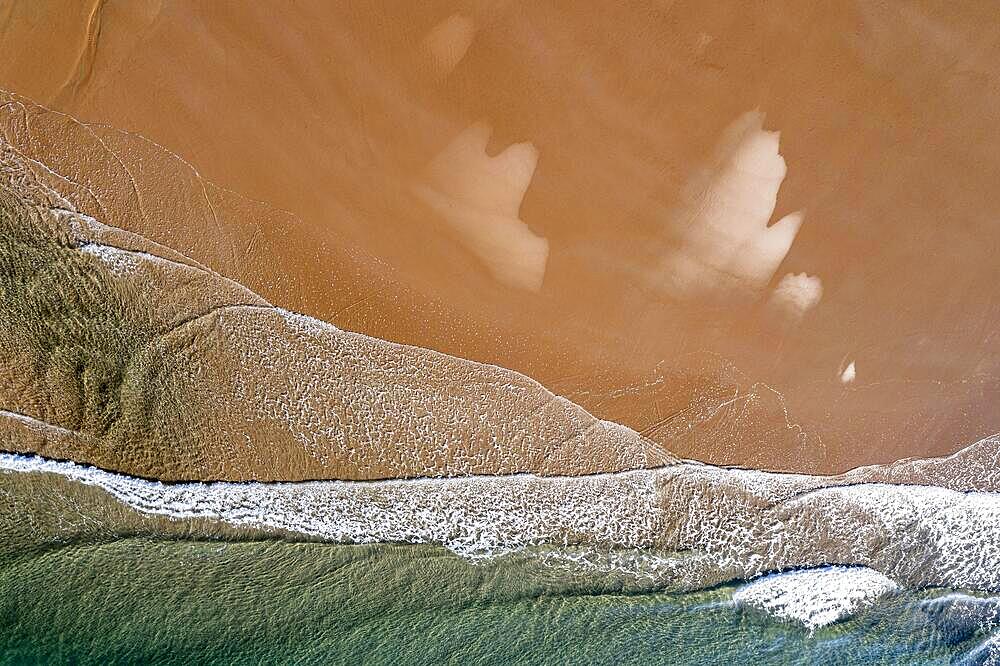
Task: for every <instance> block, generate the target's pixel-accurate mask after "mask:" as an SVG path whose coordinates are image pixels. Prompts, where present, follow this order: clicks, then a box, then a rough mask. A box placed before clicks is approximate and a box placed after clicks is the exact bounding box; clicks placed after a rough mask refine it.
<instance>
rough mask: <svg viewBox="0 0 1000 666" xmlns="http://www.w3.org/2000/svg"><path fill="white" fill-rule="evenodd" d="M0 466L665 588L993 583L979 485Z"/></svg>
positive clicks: (993, 517) (999, 543) (260, 523)
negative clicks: (807, 572)
mask: <svg viewBox="0 0 1000 666" xmlns="http://www.w3.org/2000/svg"><path fill="white" fill-rule="evenodd" d="M0 470H7V471H8V472H10V473H30V472H43V473H52V474H59V475H62V476H63V477H67V478H70V479H73V480H75V481H78V482H81V483H84V484H88V485H92V486H97V487H100V488H102V489H104V490H105V491H107V492H108V493H110V494H111V495H112V496H113V497H115V498H116V499H118V500H119V501H121V502H123V503H125V504H127V505H129V506H131V507H133V508H135V509H136V510H138V511H140V512H144V513H149V514H158V515H165V516H169V517H172V518H175V519H179V520H183V519H188V518H195V517H199V518H209V519H215V520H219V521H222V522H224V523H227V524H230V525H234V526H247V527H257V528H264V529H272V530H282V531H285V532H292V533H299V534H302V535H304V536H309V537H312V538H321V539H325V540H329V541H332V542H340V543H379V542H397V543H425V544H439V545H443V546H445V547H447V548H449V549H451V550H452V551H454V552H456V553H458V554H460V555H462V556H465V557H468V558H481V557H490V556H499V555H503V554H506V553H510V552H512V551H516V550H520V549H523V548H528V547H534V546H554V547H556V548H554V549H553V548H546V549H544V551H545V552H546V553H547V555H546V556H545V557H547V558H548V559H550V560H552V562H553V563H555V564H559V565H560V566H581V567H589V568H591V569H598V570H601V569H603V570H614V571H617V572H619V573H623V574H626V575H628V576H632V577H634V578H636V579H640V580H642V581H645V583H646V584H652V585H658V586H662V587H671V588H676V589H694V588H698V587H703V586H705V585H711V584H716V583H720V582H723V581H727V580H733V579H740V578H744V579H750V578H753V577H756V576H760V575H762V574H765V573H768V572H773V571H783V570H788V569H794V568H808V567H817V566H821V565H836V564H841V565H864V566H867V567H869V568H870V569H872V570H875V571H877V572H880V574H881V575H884V576H888V577H889V578H892V579H894V580H897V581H900V582H902V583H904V584H907V585H915V586H932V585H938V586H946V587H966V588H977V589H983V590H1000V567H996V566H995V565H994V563H995V562H998V561H1000V495H997V494H993V493H977V492H970V493H963V492H956V491H953V490H948V489H944V488H936V487H928V486H908V485H891V484H884V483H870V484H850V485H843V486H840V487H837V486H835V485H831V484H836V483H847V481H846V480H845V479H844V478H842V477H841V478H837V477H833V478H828V477H812V476H807V475H794V474H774V473H765V472H757V471H752V470H732V469H719V468H714V467H710V466H707V465H699V464H677V465H671V466H668V467H664V468H660V469H655V470H639V471H632V472H622V473H616V474H600V475H594V476H584V477H538V476H533V475H527V474H524V475H514V476H468V477H457V478H441V479H412V480H392V481H367V482H351V481H310V482H288V483H223V482H220V483H196V482H191V483H171V484H164V483H160V482H156V481H148V480H143V479H138V478H134V477H129V476H126V475H122V474H116V473H112V472H108V471H103V470H99V469H95V468H92V467H87V466H83V465H78V464H75V463H70V462H57V461H52V460H46V459H43V458H40V457H37V456H24V455H17V454H7V453H4V454H0ZM564 546H573V547H574V548H569V549H565V548H562V547H564ZM838 575H839V574H838ZM850 575H851V576H854V577H856V576H857V574H850ZM866 575H867V574H866ZM831 576H832V575H831ZM780 580H783V581H788V580H792V581H794V580H795V579H787V578H785V579H780ZM831 580H834V578H831ZM852 598H853V597H852ZM803 603H804V602H803ZM817 617H818V618H819V617H825V616H821V615H817ZM810 622H813V623H815V622H818V619H814V620H810Z"/></svg>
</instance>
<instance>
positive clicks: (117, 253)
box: [80, 243, 142, 276]
mask: <svg viewBox="0 0 1000 666" xmlns="http://www.w3.org/2000/svg"><path fill="white" fill-rule="evenodd" d="M80 251H81V252H84V253H86V254H89V255H93V256H95V257H97V258H98V259H100V260H101V261H103V262H104V264H105V265H106V266H107V267H108V270H110V271H111V272H112V273H114V274H115V275H119V276H126V275H134V274H136V273H138V272H139V269H140V267H141V265H142V260H141V259H140V258H139V257H138V256H137V255H136V254H135V253H134V252H128V251H126V250H121V249H119V248H117V247H112V246H110V245H101V244H99V243H87V244H86V245H83V246H81V247H80Z"/></svg>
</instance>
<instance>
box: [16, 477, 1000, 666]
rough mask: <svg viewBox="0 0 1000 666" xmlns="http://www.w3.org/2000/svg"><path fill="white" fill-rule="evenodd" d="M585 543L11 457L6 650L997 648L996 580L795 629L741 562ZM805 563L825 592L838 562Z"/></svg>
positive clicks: (900, 657) (768, 651) (54, 659)
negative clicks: (452, 530)
mask: <svg viewBox="0 0 1000 666" xmlns="http://www.w3.org/2000/svg"><path fill="white" fill-rule="evenodd" d="M304 538H305V539H306V540H303V539H304ZM579 554H580V553H578V552H574V551H573V550H572V549H568V548H565V547H558V546H549V547H546V548H531V547H529V548H525V549H521V550H518V551H514V552H510V553H508V554H506V555H503V556H499V557H493V558H485V559H478V560H471V559H468V558H463V557H461V556H459V555H457V554H455V553H454V552H452V551H450V550H448V549H446V548H443V547H440V546H434V545H426V544H424V545H418V544H410V545H402V544H395V545H390V544H381V545H380V544H369V545H347V544H333V543H323V542H319V541H310V540H308V539H307V538H306V537H303V536H302V535H301V534H292V533H289V534H287V535H285V536H282V535H281V534H280V533H276V532H275V531H274V530H270V531H263V530H258V529H255V528H253V527H245V526H233V525H227V524H224V523H220V522H219V521H215V520H208V519H202V518H190V519H184V520H178V519H174V518H171V517H168V516H163V515H156V514H152V513H149V512H143V511H139V510H137V509H135V508H134V507H131V506H129V505H128V504H125V503H122V502H120V501H118V500H117V499H115V498H114V497H113V496H111V495H109V494H108V493H107V492H106V491H105V490H103V489H102V488H100V487H97V486H94V485H87V484H83V483H79V482H78V481H75V480H73V479H71V478H68V477H65V476H61V475H58V474H53V473H38V472H16V471H6V472H2V473H0V663H4V664H42V663H75V664H137V663H142V664H146V663H156V664H192V663H198V664H260V663H281V664H284V663H290V664H439V663H440V664H642V665H648V664H727V665H732V664H950V663H958V664H990V663H1000V646H997V647H995V644H994V639H993V636H994V635H995V634H996V633H997V632H1000V599H997V598H990V597H988V596H986V595H985V594H982V593H977V592H974V591H960V590H948V589H923V590H919V589H918V590H913V589H907V588H906V587H905V586H899V587H898V588H895V587H894V588H893V589H889V590H888V591H886V590H885V589H884V587H883V589H882V591H881V592H880V595H881V596H877V597H876V600H875V601H874V603H873V604H871V605H869V606H866V607H862V608H861V610H859V611H857V612H855V613H853V614H851V615H848V616H847V617H845V618H844V619H843V620H841V621H839V622H834V623H832V624H828V625H825V626H820V627H818V628H815V629H809V628H807V627H806V626H804V625H803V623H802V622H800V621H797V620H782V619H780V618H779V617H777V616H776V615H775V614H773V613H772V614H769V613H767V612H764V611H762V610H759V609H757V608H755V607H752V606H750V605H748V604H746V603H737V602H736V601H734V595H735V596H736V597H737V598H744V599H746V598H749V597H754V596H755V595H756V596H759V595H757V594H756V592H754V593H748V592H751V590H750V589H749V586H750V585H752V584H751V583H747V582H746V581H733V582H732V583H729V584H725V585H721V586H716V587H712V588H710V589H705V590H700V591H693V592H686V593H667V592H664V591H662V589H658V588H657V585H658V584H653V583H650V582H648V581H647V582H643V581H642V579H641V578H636V577H635V576H631V575H625V574H623V573H622V572H621V571H615V570H613V569H596V568H593V567H588V566H586V565H585V564H582V563H581V561H580V559H579V558H577V557H576V556H578V555H579ZM785 575H786V576H788V578H784V579H782V580H784V587H786V588H789V587H790V588H795V587H796V586H797V587H799V588H800V589H801V588H802V585H801V584H800V583H799V580H800V579H799V578H797V577H795V576H798V574H796V573H795V572H792V573H789V574H785ZM855 575H858V574H857V573H856V572H855ZM805 580H806V583H805V585H806V587H808V586H814V587H816V586H818V589H815V590H807V591H808V592H809V593H810V595H811V597H812V598H819V599H822V598H823V597H824V596H826V595H828V594H829V595H832V596H834V597H835V596H836V587H837V585H841V586H842V584H843V581H844V578H843V576H840V575H839V574H836V572H834V573H831V572H826V573H824V574H823V575H822V576H819V577H814V578H807V579H805ZM862 580H868V581H869V583H870V582H871V581H873V580H874V581H875V582H876V583H877V582H878V581H877V578H872V577H871V576H868V577H867V578H865V577H864V576H862ZM816 581H820V582H816ZM757 585H758V588H754V591H755V590H757V589H759V583H757ZM779 587H781V585H779ZM807 596H808V595H807Z"/></svg>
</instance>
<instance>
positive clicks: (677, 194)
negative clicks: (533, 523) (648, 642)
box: [0, 1, 1000, 472]
mask: <svg viewBox="0 0 1000 666" xmlns="http://www.w3.org/2000/svg"><path fill="white" fill-rule="evenodd" d="M8 7H9V8H8V9H7V10H5V12H4V13H3V14H0V18H2V19H4V23H3V30H2V32H0V40H2V45H3V47H4V52H5V53H10V54H13V55H12V57H10V58H6V59H4V61H3V62H2V63H0V87H3V88H5V89H7V90H9V91H11V92H12V93H17V94H22V95H25V96H26V97H28V98H29V99H32V100H35V101H37V102H39V103H42V104H44V105H45V106H46V107H48V108H51V109H54V110H57V111H63V112H65V113H68V114H70V115H72V116H73V117H74V118H77V119H79V120H81V121H84V122H87V123H97V124H107V125H110V126H112V127H114V128H120V129H122V130H126V131H128V132H135V133H138V134H141V135H143V136H145V137H148V138H149V139H151V140H153V141H155V142H156V143H158V144H160V145H162V146H163V147H164V149H165V150H167V151H169V153H165V152H163V151H161V150H159V149H158V148H157V147H156V146H152V145H147V144H145V143H143V141H142V140H141V139H137V138H135V137H129V136H125V135H121V134H119V133H116V132H114V131H113V130H109V129H100V128H83V129H81V128H80V127H77V126H73V125H72V121H69V120H68V119H64V118H57V117H52V116H48V117H47V115H46V114H45V113H40V114H38V115H37V116H36V118H35V120H34V122H35V123H36V124H35V126H34V128H33V130H29V129H27V128H25V129H24V130H23V132H22V134H21V136H30V137H33V143H32V147H33V149H34V150H35V152H36V153H37V155H38V157H39V159H42V158H44V159H43V161H44V162H46V163H50V162H52V161H53V160H55V159H56V158H58V159H59V161H60V172H61V173H74V174H76V175H78V176H80V177H81V178H83V177H86V178H89V179H90V180H91V181H92V182H91V183H89V185H88V187H89V189H91V190H97V191H98V194H97V195H96V196H93V197H91V198H90V199H88V198H87V196H85V195H84V194H83V193H82V192H81V194H80V205H81V208H82V209H84V210H85V211H86V212H88V213H90V214H92V215H95V217H102V218H114V219H115V220H116V221H111V220H110V219H106V220H105V221H107V222H108V223H109V224H114V225H115V226H121V227H124V228H129V229H132V230H134V231H137V232H139V233H141V234H142V235H144V236H147V237H149V238H151V239H153V240H157V241H160V242H163V243H164V244H166V245H168V246H170V247H173V248H175V249H177V250H178V251H180V252H182V253H183V254H185V255H187V256H189V257H191V258H193V259H196V260H198V261H200V262H202V263H205V264H206V265H208V266H210V267H211V268H213V269H215V270H217V271H219V272H221V273H223V274H225V275H228V276H230V277H233V278H234V279H236V280H237V281H239V282H241V283H243V284H246V285H247V286H248V287H249V288H250V289H251V290H253V291H255V292H257V293H258V294H260V295H261V296H262V297H263V298H265V299H267V300H268V301H269V302H271V303H273V304H275V305H278V306H281V307H285V308H288V309H290V310H294V311H298V312H302V313H304V314H308V315H311V316H315V317H318V318H320V319H323V320H326V321H330V322H332V323H334V324H336V325H337V326H338V327H340V328H342V329H347V330H353V331H358V332H361V333H366V334H369V335H373V336H376V337H380V338H384V339H388V340H393V341H398V342H404V343H407V344H413V345H417V346H420V347H425V348H429V349H434V350H439V351H443V352H446V353H450V354H453V355H456V356H460V357H463V358H469V359H473V360H477V361H483V362H487V363H494V364H497V365H500V366H503V367H508V368H512V369H514V370H517V371H519V372H522V373H525V374H527V375H528V376H530V377H533V378H535V379H537V380H538V381H540V382H541V383H542V384H543V385H545V386H546V387H547V388H549V389H550V390H552V391H554V392H555V393H557V394H560V395H564V396H566V397H568V398H570V399H571V400H573V401H575V402H577V403H578V404H580V405H582V406H583V407H584V408H586V409H587V410H589V411H590V412H591V413H593V414H594V415H596V416H597V417H599V418H603V419H609V420H613V421H618V422H621V423H623V424H625V425H627V426H629V427H631V428H633V429H635V430H636V431H638V432H639V433H641V434H643V435H645V436H646V437H648V438H650V439H651V440H653V441H655V442H657V443H658V444H660V445H661V446H662V447H663V448H665V449H667V450H669V451H671V452H673V453H675V454H677V455H680V456H682V457H689V458H696V459H700V460H705V461H708V462H713V463H719V464H738V465H745V466H754V467H764V468H771V469H787V470H796V471H807V472H834V471H843V470H844V469H847V468H849V467H852V466H856V465H859V464H869V463H877V462H888V461H891V460H894V459H897V458H902V457H907V456H925V455H936V454H945V453H950V452H952V451H955V450H957V449H958V448H960V447H962V446H963V445H965V444H967V443H969V442H971V441H974V440H975V439H978V438H979V437H981V436H983V435H986V434H989V433H991V432H993V431H995V430H998V429H1000V428H998V423H997V420H996V418H995V415H994V411H995V404H996V400H997V398H998V397H1000V396H998V394H1000V383H998V380H997V378H998V376H1000V366H998V363H1000V362H998V361H997V358H998V355H997V352H998V351H1000V350H998V345H1000V341H998V338H997V336H996V334H995V332H994V330H995V328H996V319H997V316H998V314H1000V312H998V309H1000V306H998V292H997V291H996V287H995V285H996V284H997V279H998V277H1000V276H998V275H997V273H998V271H1000V268H998V266H997V264H996V262H995V261H993V260H992V258H993V257H994V256H995V254H996V251H997V249H998V248H997V243H998V239H1000V233H998V231H997V229H996V224H995V220H996V216H997V213H998V209H1000V191H997V189H996V187H995V183H996V182H997V164H998V159H1000V158H997V157H996V156H997V155H1000V151H998V148H1000V145H998V143H1000V138H998V137H997V134H996V132H995V131H994V130H995V127H996V120H995V109H996V108H997V103H998V102H1000V100H998V99H997V98H998V91H997V86H996V76H995V72H996V63H997V62H998V58H1000V53H998V45H997V44H996V40H995V39H994V38H993V35H994V34H995V32H996V28H997V19H996V18H995V16H994V12H993V8H992V7H991V6H990V5H989V4H988V3H971V4H966V5H964V6H962V7H961V8H954V7H950V6H947V5H945V4H940V3H932V2H921V3H915V4H910V5H905V6H899V7H895V6H885V5H882V4H879V3H874V2H872V3H869V2H859V3H857V4H851V5H848V4H844V5H837V6H836V7H828V6H825V5H820V4H817V5H816V6H812V7H803V6H802V5H801V4H800V3H790V2H789V3H772V4H769V5H766V6H745V5H742V4H738V3H724V4H723V5H719V6H714V7H707V6H705V5H704V3H675V4H673V5H671V6H670V7H669V8H660V7H653V6H650V5H648V4H644V3H633V4H629V5H627V6H624V7H621V6H616V7H613V8H612V7H610V6H609V7H606V8H601V7H588V8H587V10H586V11H584V10H583V9H582V8H579V7H572V6H569V5H565V6H564V5H558V4H543V5H538V4H537V3H514V2H507V3H494V4H477V5H463V4H460V3H428V4H423V5H421V7H420V8H419V9H417V8H398V7H394V8H391V9H389V8H379V7H371V6H369V5H365V6H361V5H354V6H329V5H328V4H327V3H318V2H317V3H314V4H310V3H301V4H297V5H295V6H294V7H287V8H284V10H283V12H282V15H281V17H280V20H275V17H274V16H273V15H272V11H273V10H270V9H269V8H268V6H267V5H259V6H258V5H246V4H244V3H231V4H225V3H204V4H196V3H189V4H183V3H162V5H161V4H160V3H119V2H113V1H108V2H97V3H95V4H94V5H93V7H87V6H81V11H80V12H78V13H77V14H76V15H71V14H66V12H65V11H64V8H63V6H62V3H55V2H52V3H20V4H17V5H11V6H8ZM57 17H58V20H56V18H57ZM37 54H45V55H44V58H41V57H39V56H38V55H37ZM25 104H27V102H25ZM5 109H6V110H8V111H9V107H5ZM755 110H759V112H760V114H757V113H755ZM18 113H19V112H18ZM761 114H762V115H761ZM21 117H22V116H18V115H16V114H14V115H8V116H7V117H6V118H5V123H6V125H5V127H6V130H5V131H8V132H11V131H14V132H16V131H18V127H19V125H17V123H18V122H20V121H19V120H18V119H19V118H21ZM44 123H51V124H50V125H48V126H45V125H44ZM67 123H68V124H67ZM70 126H72V127H73V129H67V127H70ZM46 127H48V129H46ZM54 127H58V128H59V129H57V130H53V129H52V128H54ZM11 128H13V129H11ZM772 132H780V137H779V136H777V135H774V134H772ZM95 141H96V143H95ZM528 144H530V145H528ZM95 145H97V146H99V147H100V148H101V149H102V150H103V152H102V151H101V150H95V149H94V146H95ZM170 153H173V154H176V155H178V156H180V157H181V158H183V160H184V161H185V162H186V163H188V164H189V165H190V167H191V168H193V169H196V170H197V173H195V172H193V171H190V169H188V170H187V171H185V168H186V166H185V164H183V163H180V162H177V161H176V160H173V159H172V158H170V157H169V155H170ZM80 155H87V156H88V158H87V161H83V160H82V158H80V157H79V156H80ZM115 161H118V162H120V163H121V165H122V169H120V170H117V171H112V170H109V169H108V167H107V165H108V164H111V163H113V162H115ZM126 165H127V168H126ZM160 174H168V176H167V177H164V176H162V175H160ZM116 178H117V179H119V180H117V181H113V179H116ZM102 181H104V182H102ZM112 181H113V182H112ZM210 183H215V184H217V185H218V187H216V186H213V185H211V184H210ZM63 185H65V183H63ZM126 186H127V187H126ZM132 187H134V188H135V194H134V195H132V194H130V195H128V196H125V195H123V194H121V193H122V192H124V191H126V189H131V188H132ZM101 188H103V190H102V189H101ZM223 188H224V189H223ZM227 189H228V190H232V191H234V192H236V193H239V194H242V195H246V196H248V197H251V198H253V199H256V200H260V201H263V202H265V203H266V205H264V206H261V205H257V204H252V203H249V202H247V201H246V200H244V199H242V198H240V197H239V196H237V195H233V194H229V193H227V192H226V191H225V190H227ZM192 193H197V194H199V195H200V196H201V197H202V199H197V197H196V196H195V194H192ZM196 199H197V200H196ZM164 201H171V202H187V203H183V205H182V204H178V205H176V206H173V207H170V208H166V207H161V208H157V206H158V205H159V202H164ZM282 211H287V213H285V212H282ZM799 211H803V214H802V215H801V216H798V215H796V213H797V212H799ZM779 220H781V221H780V222H779ZM769 223H771V226H770V227H768V226H767V225H768V224H769ZM803 273H805V275H804V276H803V275H802V274H803ZM789 274H793V275H795V276H796V277H792V278H788V277H786V276H788V275H789ZM817 278H818V279H817ZM849 369H850V370H849Z"/></svg>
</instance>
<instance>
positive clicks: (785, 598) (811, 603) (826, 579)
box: [733, 567, 898, 629]
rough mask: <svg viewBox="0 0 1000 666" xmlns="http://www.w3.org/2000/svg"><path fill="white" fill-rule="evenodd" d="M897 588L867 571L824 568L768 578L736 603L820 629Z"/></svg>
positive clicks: (739, 594)
mask: <svg viewBox="0 0 1000 666" xmlns="http://www.w3.org/2000/svg"><path fill="white" fill-rule="evenodd" d="M897 587H898V586H897V585H896V583H895V582H893V581H892V579H890V578H888V577H886V576H884V575H882V574H880V573H879V572H877V571H873V570H871V569H868V568H865V567H822V568H818V569H806V570H802V571H789V572H786V573H779V574H772V575H770V576H764V577H763V578H759V579H757V580H755V581H752V582H750V583H748V584H746V585H744V586H743V587H741V588H740V589H738V590H737V591H736V592H735V593H734V594H733V600H734V601H736V602H737V603H740V604H745V605H747V606H750V607H753V608H757V609H759V610H762V611H764V612H766V613H768V614H769V615H772V616H774V617H777V618H781V619H783V620H793V621H795V622H799V623H801V624H802V625H804V626H805V627H807V628H809V629H816V628H818V627H823V626H826V625H828V624H832V623H834V622H837V621H838V620H842V619H844V618H846V617H848V616H850V615H853V614H854V613H856V612H858V611H859V610H861V609H862V608H865V607H867V606H870V605H871V604H873V603H875V602H876V601H877V600H878V599H879V598H880V597H881V596H882V595H884V594H886V593H887V592H891V591H892V590H895V589H896V588H897Z"/></svg>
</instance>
